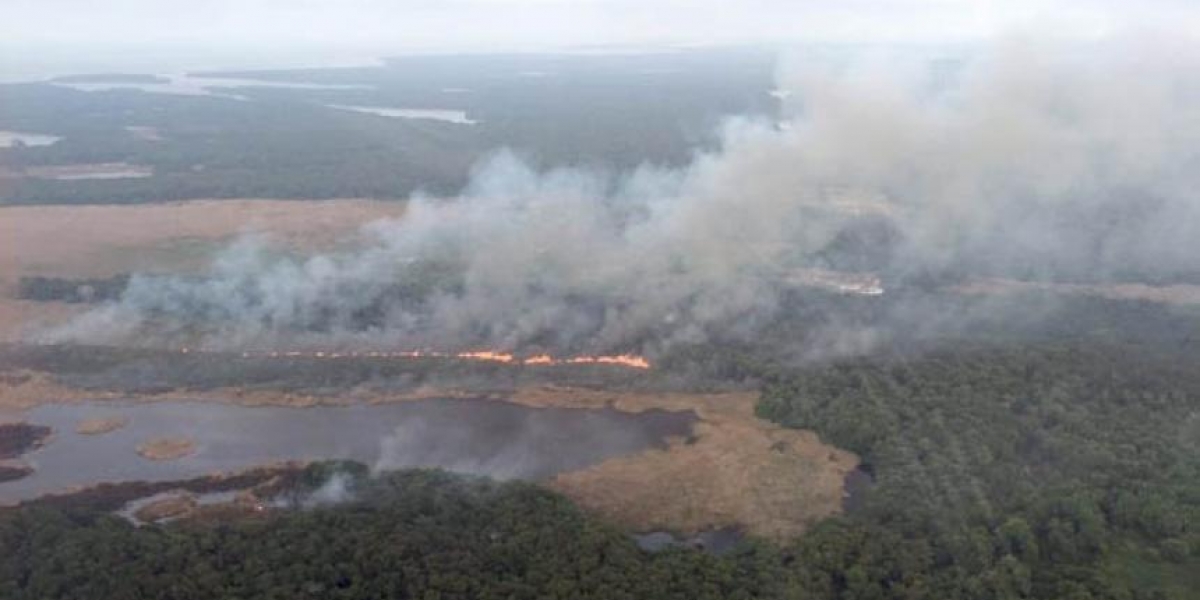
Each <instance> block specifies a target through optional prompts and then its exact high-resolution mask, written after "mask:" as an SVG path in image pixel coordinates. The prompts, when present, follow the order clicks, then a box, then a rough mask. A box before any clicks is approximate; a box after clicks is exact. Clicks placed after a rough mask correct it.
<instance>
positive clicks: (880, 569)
mask: <svg viewBox="0 0 1200 600" xmlns="http://www.w3.org/2000/svg"><path fill="white" fill-rule="evenodd" d="M1031 302H1032V301H1031ZM1060 309H1061V310H1062V312H1061V313H1060V317H1061V318H1056V319H1052V321H1053V324H1052V325H1050V326H1047V327H1043V328H1038V329H1036V330H1035V329H1032V328H1031V329H1028V330H1022V328H1020V327H1011V326H1010V327H1007V328H1004V327H1002V326H1001V325H1000V323H999V322H997V323H995V324H994V325H992V326H989V325H987V324H986V319H985V320H984V321H983V322H980V323H976V324H975V326H973V327H972V328H971V334H970V335H966V336H964V335H961V333H956V334H953V335H951V334H947V335H945V336H942V337H940V338H939V339H938V340H936V343H935V342H934V341H930V340H926V341H924V342H922V343H920V344H917V343H905V344H901V343H898V342H897V343H895V344H893V345H892V346H891V347H890V349H888V350H887V351H883V352H881V353H879V354H874V355H871V356H867V357H847V358H841V359H834V360H825V361H819V362H809V363H799V364H796V363H792V362H789V361H781V360H772V359H771V358H770V356H769V355H767V354H764V353H762V352H761V349H762V348H770V347H771V346H770V344H771V343H774V338H770V337H766V338H764V340H762V342H763V344H760V345H757V346H755V348H756V349H757V351H756V352H748V351H745V350H742V349H738V348H737V347H736V346H732V345H731V346H717V345H714V346H708V347H704V348H696V349H693V351H692V352H691V353H690V354H681V355H680V356H677V357H675V359H673V360H668V361H665V362H664V363H663V365H664V366H663V368H664V369H684V368H685V367H686V368H690V369H698V370H701V371H706V372H708V373H709V374H710V377H712V378H713V380H714V381H717V380H722V379H725V380H730V379H740V380H743V381H747V382H749V381H755V382H757V385H759V386H760V387H761V389H762V390H763V395H762V399H761V401H760V405H759V413H760V415H761V416H763V417H764V418H767V419H770V420H772V421H775V422H778V423H780V424H782V425H785V426H788V427H801V428H806V429H812V430H815V431H817V432H818V433H819V434H820V435H821V437H822V438H823V439H824V440H826V441H829V442H831V443H833V444H835V445H837V446H840V447H843V448H846V449H849V450H852V451H854V452H856V453H858V454H859V455H860V456H861V457H862V459H863V461H864V465H863V469H864V470H865V471H866V472H867V473H869V474H870V476H871V479H872V482H871V483H870V484H869V486H867V489H865V490H864V491H861V492H860V493H858V494H856V501H855V502H854V503H853V505H852V506H849V511H848V512H847V513H845V514H843V515H841V516H838V517H835V518H831V519H828V520H826V521H823V522H821V523H819V524H817V526H815V527H814V528H813V529H811V530H810V531H808V532H806V533H805V534H804V535H802V536H800V537H799V538H797V539H794V540H791V541H789V542H786V543H782V544H776V543H773V542H768V541H764V540H756V539H747V540H745V541H744V542H743V543H742V544H741V546H739V547H738V548H737V549H736V550H735V551H734V552H732V553H730V554H727V555H723V556H713V555H709V554H705V553H704V552H702V551H699V550H693V549H686V548H675V549H670V550H666V551H663V552H660V553H650V552H647V551H644V550H641V549H639V548H638V547H637V545H636V544H635V543H634V542H633V540H632V539H631V538H630V536H629V535H628V533H627V532H623V531H620V530H618V529H615V528H614V527H612V526H611V525H609V524H606V523H605V522H603V521H602V520H600V519H599V518H597V517H595V516H591V515H587V514H584V513H582V512H580V511H579V510H578V509H576V508H575V507H573V506H572V505H571V504H570V503H569V501H567V500H566V499H564V498H562V497H559V496H557V495H555V494H553V493H552V492H549V491H546V490H544V489H542V488H540V487H538V486H536V485H533V484H526V483H512V482H510V483H501V482H492V481H486V480H481V479H473V478H464V477H459V476H456V475H451V474H447V473H441V472H434V471H413V472H396V473H389V474H384V475H382V476H380V477H376V478H371V477H367V476H364V475H363V474H362V473H361V472H359V473H358V475H357V478H356V479H355V480H354V481H355V485H354V486H353V488H352V489H353V490H354V494H353V499H352V500H351V501H349V502H347V503H345V504H339V505H333V506H324V507H319V508H308V509H289V510H280V511H275V512H272V513H270V514H269V515H268V516H266V517H263V518H253V519H245V520H232V521H219V522H185V523H179V524H173V525H165V526H147V527H141V528H135V527H133V526H131V525H129V524H128V523H126V522H124V521H122V520H120V519H118V518H116V517H113V516H111V515H108V514H104V513H103V512H102V511H101V510H98V509H96V508H88V507H87V506H86V505H84V506H79V505H62V504H59V505H53V506H51V505H45V504H43V505H38V504H36V503H35V504H33V505H29V506H25V507H22V508H20V509H16V510H8V511H4V512H3V513H0V547H3V549H4V550H5V551H4V552H2V553H0V586H7V587H0V597H4V598H14V599H25V598H39V599H41V598H96V597H107V598H213V597H221V598H246V599H249V598H297V597H309V596H314V597H326V598H362V599H366V598H681V599H683V598H800V599H814V600H815V599H839V600H877V599H878V600H882V599H896V600H900V599H906V600H911V599H924V598H927V599H930V600H935V599H936V600H940V599H947V598H963V599H972V600H976V599H983V600H987V599H997V600H1001V599H1003V600H1008V599H1019V598H1034V599H1044V600H1064V599H1070V600H1089V599H1090V600H1100V599H1111V600H1143V599H1154V600H1159V599H1169V600H1184V599H1188V598H1197V597H1200V595H1198V593H1197V590H1200V529H1198V527H1197V524H1198V523H1200V408H1198V407H1200V371H1197V370H1196V369H1195V353H1194V351H1195V343H1196V340H1200V336H1197V333H1198V332H1200V319H1197V318H1196V316H1195V315H1193V314H1191V313H1190V312H1188V311H1177V310H1172V309H1167V308H1163V307H1162V306H1161V305H1152V304H1147V303H1128V302H1111V301H1094V300H1081V301H1079V302H1075V303H1067V304H1066V305H1063V306H1060ZM993 316H995V315H993ZM996 318H999V317H996ZM989 327H990V329H989ZM777 330H778V333H776V335H787V334H788V332H789V331H790V330H789V329H788V328H787V327H784V326H781V327H779V328H777ZM956 336H957V337H956ZM93 368H94V367H93ZM372 372H373V371H372ZM342 375H343V376H350V374H346V373H343V374H342ZM329 470H330V469H329V468H322V467H314V468H313V469H312V470H311V472H310V476H309V477H308V478H307V479H306V480H305V481H307V483H305V484H304V485H305V486H308V487H307V489H312V488H314V487H317V486H319V485H321V482H322V481H324V480H325V479H326V478H327V477H328V476H329ZM303 489H305V488H301V491H303ZM110 509H111V507H110ZM96 549H102V550H99V551H97V550H96Z"/></svg>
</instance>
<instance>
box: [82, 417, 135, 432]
mask: <svg viewBox="0 0 1200 600" xmlns="http://www.w3.org/2000/svg"><path fill="white" fill-rule="evenodd" d="M128 424H129V419H127V418H125V417H108V418H97V419H84V420H83V421H80V422H79V425H77V426H76V427H75V433H78V434H81V435H101V434H105V433H109V432H111V431H116V430H118V429H120V428H122V427H124V426H126V425H128Z"/></svg>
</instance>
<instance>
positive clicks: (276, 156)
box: [0, 54, 774, 204]
mask: <svg viewBox="0 0 1200 600" xmlns="http://www.w3.org/2000/svg"><path fill="white" fill-rule="evenodd" d="M718 58H719V54H718V55H717V56H711V57H709V58H708V59H701V58H697V59H693V60H691V61H689V62H688V63H687V64H675V62H674V61H672V66H671V67H670V68H672V69H675V68H678V69H681V71H680V72H678V73H668V74H661V75H657V76H654V77H649V76H647V75H646V74H645V73H643V72H642V69H645V68H654V64H655V62H656V61H662V60H665V59H663V58H662V57H655V56H653V55H651V56H645V57H638V58H636V59H631V60H629V61H627V62H628V64H626V63H625V62H623V63H621V64H613V65H608V66H606V67H604V69H603V70H600V71H598V70H596V69H594V68H593V67H595V66H596V65H595V64H594V63H596V62H597V60H598V59H590V58H587V57H574V58H572V57H559V59H557V60H556V61H554V64H553V70H554V71H555V72H556V76H554V77H549V76H547V77H535V76H525V75H522V73H525V72H539V71H538V70H540V69H543V68H546V69H549V68H551V67H550V66H547V65H544V64H542V63H541V62H537V61H536V60H535V59H531V58H524V59H522V58H520V57H508V60H500V62H496V61H497V59H489V58H488V57H473V58H472V57H461V58H460V60H455V61H450V63H449V64H444V63H442V62H441V61H439V59H437V58H435V57H427V58H423V59H417V60H416V61H415V62H414V61H401V62H400V63H396V64H391V65H389V66H387V67H372V68H366V69H316V70H308V71H301V72H299V73H300V75H302V76H303V77H302V79H305V80H307V81H310V82H311V81H322V80H327V79H328V80H332V81H337V82H340V83H353V84H355V85H360V86H363V87H362V88H361V89H334V90H329V89H278V88H269V87H253V86H250V87H237V88H223V89H221V90H218V91H219V92H222V93H225V94H234V95H237V96H240V97H243V98H246V100H236V99H232V98H228V97H209V96H195V95H191V96H185V95H170V94H158V93H145V92H140V91H134V90H114V91H105V92H82V91H77V90H73V89H68V88H64V87H61V86H54V85H48V84H10V85H0V129H3V130H13V131H23V132H36V133H45V134H52V135H56V136H60V137H62V139H61V140H60V141H58V142H57V143H55V144H52V145H48V146H37V147H32V146H30V147H20V148H0V164H3V165H6V166H8V167H10V168H11V169H12V170H14V171H19V169H20V168H21V167H26V166H45V165H71V164H80V163H103V162H124V163H129V164H133V165H142V166H146V167H151V168H152V169H153V172H154V175H153V176H151V177H145V178H129V179H110V180H71V181H64V180H46V179H33V178H7V179H6V180H5V185H4V186H2V189H0V204H89V203H105V204H123V203H142V202H161V201H167V200H181V199H187V198H238V197H270V198H297V199H316V198H338V197H375V198H406V197H408V196H409V195H410V194H411V193H413V192H414V191H418V190H419V191H425V192H430V193H433V194H453V193H455V192H457V191H459V190H461V189H462V187H463V186H464V185H465V184H466V183H467V182H468V180H469V178H470V174H471V170H472V168H473V167H474V166H475V165H476V164H477V163H478V162H479V161H480V160H481V159H484V158H485V157H487V156H489V155H490V154H491V153H493V152H495V151H497V150H499V149H501V148H511V149H513V150H515V151H516V152H517V153H518V154H520V155H522V156H523V157H524V158H526V159H528V161H529V162H530V163H532V164H533V165H535V166H536V167H538V168H553V167H587V168H595V169H599V170H621V169H630V168H633V167H636V166H638V165H641V164H643V163H651V164H659V165H662V164H683V163H685V162H687V161H688V160H689V159H690V158H691V156H692V154H693V153H694V152H695V151H696V150H697V149H699V148H702V147H712V146H713V144H714V143H715V141H716V139H717V138H716V136H717V132H718V130H719V125H720V123H721V120H722V119H724V118H726V117H728V116H731V115H741V114H753V115H767V114H770V113H771V112H772V111H773V110H774V101H773V100H772V99H771V98H770V97H769V96H768V94H767V91H768V90H769V89H770V88H771V86H772V85H773V83H772V67H771V62H770V60H769V59H768V58H767V57H765V56H761V57H742V58H736V57H735V59H731V60H732V62H730V61H722V60H718ZM514 60H515V61H516V62H513V61H514ZM531 60H533V61H534V62H530V61H531ZM401 63H402V64H401ZM521 64H525V65H526V66H520V65H521ZM531 65H532V66H531ZM497 68H501V69H504V70H508V69H511V70H510V71H507V72H505V73H499V72H497V70H496V69H497ZM567 71H570V73H569V74H568V73H567ZM253 75H255V76H259V77H267V78H276V79H278V78H281V77H282V78H287V76H288V72H276V73H258V74H253ZM501 75H504V76H501ZM347 77H348V78H349V81H346V80H345V78H347ZM446 89H450V90H468V91H465V92H461V93H448V92H445V91H443V90H446ZM328 105H352V106H384V107H410V108H444V109H451V110H463V111H464V112H466V113H467V114H468V116H469V118H470V119H472V120H475V121H478V123H476V124H473V125H466V124H457V123H448V122H442V121H436V120H428V119H423V120H413V119H402V118H389V117H382V116H377V115H372V114H365V113H359V112H352V111H347V110H340V109H336V108H331V107H329V106H328ZM130 127H135V128H139V129H135V130H130V129H129V128H130ZM147 130H149V131H152V132H153V134H154V136H153V137H152V138H151V139H147V137H146V135H145V131H147Z"/></svg>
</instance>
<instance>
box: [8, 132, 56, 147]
mask: <svg viewBox="0 0 1200 600" xmlns="http://www.w3.org/2000/svg"><path fill="white" fill-rule="evenodd" d="M61 139H62V138H60V137H58V136H54V135H45V134H41V133H22V132H20V131H0V148H12V147H14V146H17V145H25V146H49V145H50V144H53V143H55V142H57V141H58V140H61Z"/></svg>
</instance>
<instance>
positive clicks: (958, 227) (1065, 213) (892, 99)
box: [46, 40, 1200, 349]
mask: <svg viewBox="0 0 1200 600" xmlns="http://www.w3.org/2000/svg"><path fill="white" fill-rule="evenodd" d="M1082 50H1084V51H1081V49H1080V48H1078V47H1075V48H1069V49H1064V48H1061V47H1055V46H1053V45H1038V44H1035V43H1032V42H1031V41H1029V40H1020V41H1019V43H1018V42H1017V41H1014V42H1010V43H1007V44H1001V45H999V46H997V47H995V48H992V49H990V50H989V51H988V52H985V53H981V54H979V55H977V56H974V57H972V58H971V59H970V60H968V61H965V62H963V63H961V64H953V65H949V66H947V65H945V64H941V63H939V64H935V65H934V68H930V65H928V64H924V65H921V66H920V67H919V68H913V67H912V65H911V64H907V65H903V67H904V68H899V67H898V66H897V65H895V64H882V65H881V64H872V65H861V64H859V65H852V66H840V67H839V68H837V69H829V68H827V66H821V67H820V68H813V66H812V65H811V64H810V63H807V62H805V61H797V62H795V63H790V64H791V65H792V66H791V67H785V68H784V69H783V70H782V75H781V77H780V87H781V88H782V89H785V90H787V91H789V92H790V94H788V95H787V96H786V98H787V100H786V104H787V106H785V114H786V123H785V124H784V126H779V124H777V123H771V122H755V121H746V120H735V121H732V122H730V123H729V124H728V125H727V126H726V129H725V131H724V136H723V140H724V142H723V145H722V148H721V150H720V151H718V152H714V153H709V154H703V155H699V156H697V157H696V159H695V160H694V161H693V163H692V164H691V165H690V166H689V167H687V168H685V169H678V170H663V169H653V168H643V169H640V170H638V171H636V172H634V173H629V174H625V175H622V176H619V177H611V176H604V175H600V174H595V173H589V172H582V171H576V170H554V171H550V172H544V173H538V172H535V171H533V170H532V169H531V168H530V167H528V166H527V165H525V164H524V163H522V162H521V161H520V160H518V159H517V158H515V157H514V156H513V155H511V154H507V153H501V154H499V155H497V156H496V157H494V158H492V159H491V160H490V161H488V162H487V163H486V164H484V165H482V166H481V167H480V168H479V170H478V172H477V174H476V175H475V176H474V178H473V179H472V183H471V184H470V186H469V187H468V189H466V190H465V191H464V192H463V193H462V195H461V196H460V197H458V198H454V199H449V200H447V199H437V198H427V197H416V198H413V199H412V200H411V202H410V208H409V210H408V212H407V214H406V215H405V216H404V217H403V218H401V219H397V220H387V221H380V222H376V223H373V224H371V225H369V226H368V227H366V228H365V229H364V231H363V236H364V241H363V243H362V244H360V245H359V247H357V248H356V249H354V250H351V251H343V252H339V253H332V254H325V255H320V256H314V257H311V258H306V259H297V258H293V257H285V256H279V255H277V254H275V253H273V252H272V251H271V249H270V247H269V244H267V243H266V242H264V241H263V240H261V239H246V240H242V241H240V242H238V243H237V244H234V245H233V246H232V247H230V248H229V249H228V250H227V251H226V252H224V253H223V254H222V255H221V257H220V258H219V259H218V260H217V261H216V263H215V264H214V266H213V268H212V272H211V273H210V275H209V276H207V277H204V278H200V279H186V278H181V277H135V278H134V279H133V281H132V282H131V285H130V287H129V289H128V291H127V292H126V293H125V294H124V296H123V297H122V298H121V300H120V301H119V302H116V303H113V304H111V305H107V306H104V307H101V308H99V309H97V310H94V311H92V312H90V313H88V314H86V315H84V316H82V317H81V318H79V319H77V320H75V321H74V322H72V323H70V324H69V325H67V326H66V327H64V328H61V329H58V330H56V331H53V332H49V333H48V334H47V336H46V339H50V340H56V341H63V340H73V341H88V342H120V343H131V342H134V343H136V342H139V341H145V340H149V341H151V342H152V343H164V342H170V341H172V340H175V339H181V340H182V339H194V338H195V337H197V336H199V337H201V338H202V339H203V340H204V341H205V343H206V344H207V345H210V346H233V347H238V346H252V345H255V344H272V343H279V342H288V343H294V344H303V343H329V342H331V341H335V340H336V341H337V342H338V343H356V344H381V345H386V346H390V347H423V346H438V347H463V346H470V345H478V344H487V345H489V346H496V347H500V348H506V349H520V348H523V347H528V346H530V345H533V346H539V347H565V346H572V347H583V346H586V347H589V348H603V349H612V348H617V347H630V346H638V345H642V344H644V343H645V339H646V338H647V334H648V333H649V332H653V333H654V336H653V337H654V338H655V339H658V340H664V342H661V343H670V342H671V341H679V340H683V341H698V340H702V339H704V337H705V335H706V334H707V333H708V332H709V331H711V330H712V329H713V328H721V329H722V330H725V331H737V330H739V329H745V330H747V331H753V330H754V328H755V327H760V326H761V324H762V323H763V322H764V320H769V319H770V317H771V315H773V314H775V313H776V311H778V310H780V307H781V303H780V299H781V291H782V290H783V289H785V288H786V287H787V286H786V285H784V284H783V283H782V282H784V281H786V279H787V278H786V275H787V274H788V273H792V272H795V271H797V270H802V269H806V268H814V267H816V268H821V267H829V266H830V260H831V259H830V258H829V257H830V253H829V247H830V244H831V242H833V241H835V240H836V239H838V234H839V232H842V231H844V230H845V229H846V228H847V227H849V226H851V225H853V224H855V223H859V222H860V221H861V220H862V219H863V218H864V217H863V215H864V214H870V215H873V217H874V218H876V219H884V220H886V221H887V222H888V223H890V226H891V227H893V228H894V229H895V230H896V231H897V232H898V235H897V236H896V242H895V245H894V246H893V247H889V248H887V249H886V250H887V257H886V259H885V260H884V261H882V263H881V264H877V265H875V266H874V268H877V269H878V270H881V271H887V272H889V273H893V274H900V275H903V274H905V273H917V272H921V271H925V270H934V271H936V270H941V269H948V268H953V269H960V270H966V271H968V272H972V273H978V274H982V275H997V274H1000V275H1006V276H1019V277H1027V278H1035V279H1049V278H1065V279H1101V280H1103V279H1107V278H1115V277H1123V276H1126V274H1128V273H1150V272H1153V273H1163V274H1166V275H1167V276H1175V275H1177V274H1180V273H1182V274H1194V273H1200V253H1197V252H1195V248H1196V244H1195V240H1196V239H1198V238H1197V235H1198V234H1200V201H1198V200H1197V198H1196V193H1195V190H1197V189H1200V185H1197V184H1200V169H1197V167H1198V166H1200V165H1198V164H1197V150H1198V149H1200V145H1198V141H1200V137H1198V134H1200V109H1198V108H1197V107H1200V103H1197V102H1196V100H1197V99H1198V96H1197V91H1198V90H1197V84H1196V83H1195V82H1196V81H1197V80H1196V79H1195V77H1194V75H1193V74H1194V73H1196V72H1200V71H1197V70H1196V68H1197V67H1200V64H1197V63H1200V60H1197V59H1198V58H1200V57H1197V56H1196V53H1195V52H1194V50H1193V49H1192V48H1191V47H1190V46H1186V45H1182V46H1171V45H1170V44H1169V43H1165V42H1159V43H1156V44H1146V43H1142V42H1137V43H1135V42H1131V41H1129V40H1123V41H1121V42H1119V43H1118V42H1111V43H1108V44H1101V45H1096V46H1089V47H1087V48H1084V49H1082ZM149 333H153V335H149Z"/></svg>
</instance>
